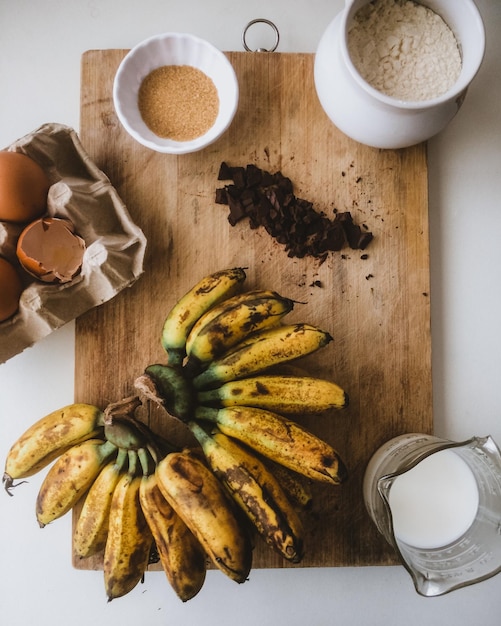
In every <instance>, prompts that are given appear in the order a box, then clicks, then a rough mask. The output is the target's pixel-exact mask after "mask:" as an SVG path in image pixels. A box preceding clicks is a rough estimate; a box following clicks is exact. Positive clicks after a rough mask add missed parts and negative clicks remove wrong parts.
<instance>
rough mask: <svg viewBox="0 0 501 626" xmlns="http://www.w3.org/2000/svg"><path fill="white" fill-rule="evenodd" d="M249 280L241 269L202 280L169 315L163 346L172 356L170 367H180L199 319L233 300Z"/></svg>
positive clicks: (224, 271)
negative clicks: (223, 303) (187, 342)
mask: <svg viewBox="0 0 501 626" xmlns="http://www.w3.org/2000/svg"><path fill="white" fill-rule="evenodd" d="M245 278H246V274H245V270H244V269H243V268H241V267H235V268H231V269H225V270H221V271H219V272H215V273H214V274H210V275H208V276H205V277H204V278H202V279H201V280H200V281H199V282H198V283H197V284H196V285H194V286H193V287H192V288H191V289H190V290H189V291H188V292H187V293H186V294H185V295H184V296H182V298H180V299H179V300H178V302H177V303H176V304H175V305H174V306H173V307H172V309H171V310H170V312H169V313H168V315H167V317H166V319H165V322H164V325H163V328H162V336H161V344H162V346H163V348H164V350H165V351H166V352H167V354H168V357H169V365H180V364H181V363H182V361H183V358H184V356H185V354H186V340H187V338H188V335H189V333H190V331H191V329H192V328H193V326H194V324H195V323H196V322H197V320H198V319H199V318H200V317H201V316H202V315H203V314H204V313H206V312H207V311H208V310H209V309H210V308H211V307H213V306H215V305H216V304H219V302H221V301H222V300H225V299H226V298H230V297H231V296H233V295H234V294H235V293H236V292H237V291H238V290H239V289H240V286H241V284H242V283H243V281H244V280H245Z"/></svg>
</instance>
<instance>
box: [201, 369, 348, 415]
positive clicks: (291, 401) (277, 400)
mask: <svg viewBox="0 0 501 626" xmlns="http://www.w3.org/2000/svg"><path fill="white" fill-rule="evenodd" d="M197 399H198V402H199V404H202V405H208V406H221V407H224V406H233V405H237V406H255V407H259V408H262V409H268V410H269V411H276V412H277V413H280V414H282V415H284V414H285V415H301V414H303V415H305V414H316V413H324V412H325V411H328V410H330V409H344V408H345V407H346V406H348V394H347V393H346V392H345V391H344V390H343V389H342V388H341V387H339V385H336V384H335V383H333V382H330V381H328V380H323V379H320V378H314V377H312V376H286V375H265V374H261V375H258V376H254V377H249V378H243V379H241V380H231V381H228V382H226V383H224V384H223V385H221V386H220V387H216V388H215V389H209V390H205V391H199V392H198V394H197Z"/></svg>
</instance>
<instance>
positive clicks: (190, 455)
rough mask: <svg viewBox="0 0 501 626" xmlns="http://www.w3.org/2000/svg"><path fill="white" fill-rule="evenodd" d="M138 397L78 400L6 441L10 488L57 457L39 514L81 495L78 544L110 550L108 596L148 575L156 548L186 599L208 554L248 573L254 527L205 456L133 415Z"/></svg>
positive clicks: (67, 505)
mask: <svg viewBox="0 0 501 626" xmlns="http://www.w3.org/2000/svg"><path fill="white" fill-rule="evenodd" d="M139 405H140V400H139V398H137V397H133V398H126V399H125V400H123V401H120V402H117V403H115V404H113V405H110V406H109V407H107V408H106V409H105V410H104V411H101V410H100V409H99V408H97V407H95V406H92V405H89V404H72V405H69V406H66V407H64V408H62V409H59V410H57V411H54V412H53V413H50V414H49V415H47V416H45V417H43V418H42V419H40V420H39V421H38V422H36V423H35V424H33V425H32V426H31V427H30V428H29V429H28V430H27V431H26V432H25V433H24V434H23V435H21V437H20V438H19V439H18V440H17V441H16V442H15V443H14V444H13V445H12V447H11V449H10V451H9V454H8V456H7V459H6V463H5V473H4V476H3V482H4V483H5V488H6V490H7V492H8V493H9V494H10V495H12V489H13V488H14V487H16V486H17V485H19V484H21V482H25V481H24V480H20V479H25V478H27V477H29V476H33V475H34V474H35V473H37V472H40V471H41V470H43V469H45V468H47V466H48V465H49V464H50V463H51V462H53V464H52V466H51V467H50V468H49V469H48V471H47V473H46V475H45V477H44V479H43V481H42V484H41V486H40V489H39V492H38V496H37V500H36V517H37V520H38V523H39V525H40V527H42V528H43V527H44V526H46V525H47V524H49V523H51V522H53V521H54V520H57V519H58V518H60V517H62V516H63V515H65V514H66V513H68V512H69V511H70V510H72V509H73V508H74V507H77V504H78V505H79V506H78V507H77V509H78V508H79V513H78V516H77V517H76V521H75V525H74V535H73V549H74V553H75V555H76V556H77V557H82V558H84V557H89V556H92V555H95V554H97V553H99V552H103V553H104V556H103V570H104V583H105V590H106V594H107V597H108V600H109V601H110V600H112V599H114V598H118V597H121V596H123V595H125V594H127V593H128V592H129V591H131V590H132V589H133V588H134V587H135V586H136V585H137V584H138V583H139V582H140V581H141V579H142V578H143V576H144V573H145V571H146V569H147V566H148V564H149V562H151V559H152V558H154V557H153V555H156V556H157V560H160V562H161V564H162V567H163V569H164V571H165V573H166V575H167V578H168V581H169V582H170V584H171V585H172V587H173V589H174V591H175V592H176V593H177V595H178V596H179V598H181V599H182V600H183V601H186V600H189V599H190V598H193V597H194V596H195V595H196V594H197V593H198V592H199V591H200V589H201V588H202V585H203V583H204V580H205V575H206V569H207V557H209V558H210V559H211V561H212V562H213V564H214V565H215V566H216V567H218V568H219V569H220V570H222V571H223V572H224V573H225V574H227V575H228V576H230V577H231V578H232V579H233V580H236V581H238V582H244V580H246V578H247V576H248V574H249V571H250V567H251V560H252V545H251V539H250V534H249V532H248V528H246V527H245V526H242V525H241V524H240V520H239V516H238V514H237V512H236V510H235V507H234V506H233V504H232V503H231V501H230V500H229V498H228V497H227V495H226V493H225V492H224V490H223V487H222V485H221V484H220V482H219V481H218V480H217V478H216V477H215V476H214V474H213V473H212V472H211V471H210V469H209V468H208V466H207V465H206V464H205V463H204V461H203V456H201V455H200V454H199V453H197V451H196V450H189V449H186V450H176V449H173V448H172V447H171V446H170V445H169V444H168V443H167V442H166V441H165V440H164V439H163V438H160V437H158V436H157V435H155V434H154V433H153V432H152V431H150V429H149V428H148V427H147V426H146V425H144V424H143V423H142V422H140V421H138V420H137V419H135V417H134V411H135V409H136V408H137V407H138V406H139ZM16 480H17V481H20V482H14V481H16ZM77 509H76V510H77Z"/></svg>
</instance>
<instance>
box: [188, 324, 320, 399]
mask: <svg viewBox="0 0 501 626" xmlns="http://www.w3.org/2000/svg"><path fill="white" fill-rule="evenodd" d="M330 341H332V337H331V335H330V334H329V333H328V332H326V331H323V330H321V329H320V328H317V327H316V326H312V325H311V324H305V323H299V324H289V325H283V326H276V327H272V328H267V329H265V330H261V331H258V332H256V333H254V334H252V335H250V336H249V338H248V339H246V340H245V342H244V343H245V345H244V347H240V348H239V345H240V344H237V345H236V346H235V347H234V348H233V349H232V350H230V352H229V354H226V355H225V356H222V357H221V358H220V359H217V360H215V361H212V362H211V363H210V364H209V366H208V367H207V368H206V369H205V370H204V371H203V372H202V373H201V374H199V375H198V376H195V378H194V379H193V384H194V386H195V388H196V389H207V388H209V387H216V386H218V385H221V384H222V383H225V382H227V381H229V380H238V379H240V378H244V377H247V376H252V375H254V374H257V373H259V372H263V371H264V370H266V369H268V368H270V367H273V366H276V365H279V364H281V363H287V362H289V361H292V360H294V359H299V358H300V357H304V356H306V355H308V354H311V353H313V352H315V351H316V350H319V349H320V348H322V347H324V346H325V345H327V344H328V343H329V342H330Z"/></svg>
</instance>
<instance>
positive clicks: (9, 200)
mask: <svg viewBox="0 0 501 626" xmlns="http://www.w3.org/2000/svg"><path fill="white" fill-rule="evenodd" d="M49 187H50V183H49V179H48V178H47V175H46V174H45V172H44V170H43V169H42V168H41V167H40V165H38V163H36V162H35V161H34V160H33V159H32V158H30V157H29V156H27V155H26V154H22V153H21V152H9V151H6V150H0V220H3V221H6V222H17V223H26V222H31V221H33V220H35V219H37V218H38V217H40V216H42V215H43V214H44V213H45V212H46V211H47V194H48V193H49Z"/></svg>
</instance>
